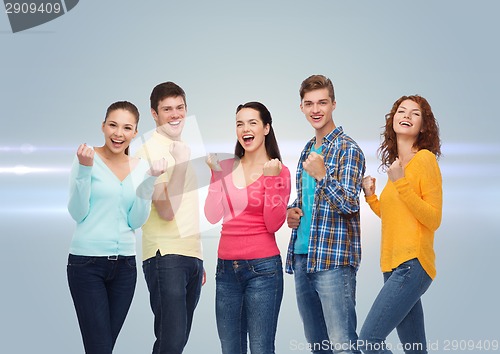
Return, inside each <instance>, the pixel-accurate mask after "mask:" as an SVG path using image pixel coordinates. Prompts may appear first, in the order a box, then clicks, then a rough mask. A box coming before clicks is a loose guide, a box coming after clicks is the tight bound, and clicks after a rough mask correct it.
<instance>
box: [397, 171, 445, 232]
mask: <svg viewBox="0 0 500 354" xmlns="http://www.w3.org/2000/svg"><path fill="white" fill-rule="evenodd" d="M394 186H395V187H396V190H397V191H398V193H399V195H400V198H401V200H402V201H403V203H405V204H406V206H407V207H408V209H409V210H410V211H411V213H412V214H413V216H414V217H415V219H417V220H418V221H419V222H420V223H421V224H422V225H424V226H425V227H427V228H428V229H430V230H432V231H435V230H437V229H438V227H439V225H440V224H441V217H442V191H441V187H440V185H434V186H433V187H431V188H430V189H428V190H425V191H423V197H420V196H418V195H417V194H416V193H415V191H414V190H413V188H412V187H411V185H410V183H409V182H408V180H407V179H406V178H405V177H403V178H400V179H399V180H397V181H395V182H394Z"/></svg>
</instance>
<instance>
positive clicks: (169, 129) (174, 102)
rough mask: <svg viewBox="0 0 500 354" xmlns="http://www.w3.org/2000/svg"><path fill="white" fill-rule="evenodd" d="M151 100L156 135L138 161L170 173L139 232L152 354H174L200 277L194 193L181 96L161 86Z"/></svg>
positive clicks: (186, 333) (161, 182)
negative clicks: (160, 164)
mask: <svg viewBox="0 0 500 354" xmlns="http://www.w3.org/2000/svg"><path fill="white" fill-rule="evenodd" d="M150 100H151V114H152V115H153V118H154V120H155V122H156V131H155V132H154V133H153V136H152V137H151V138H150V139H149V140H148V141H146V142H145V143H144V145H143V146H142V147H141V148H140V149H139V151H138V152H137V154H136V156H138V157H141V158H145V159H148V160H149V161H154V160H158V159H161V158H164V159H166V160H167V162H168V170H167V172H166V173H165V174H163V175H161V176H160V177H158V178H157V181H156V183H155V189H154V193H153V203H152V206H151V214H150V216H149V219H148V220H147V221H146V223H145V224H144V226H143V227H142V252H143V270H144V276H145V279H146V283H147V285H148V290H149V294H150V302H151V309H152V311H153V314H154V316H155V320H154V331H155V336H156V341H155V343H154V346H153V354H160V353H169V354H173V353H176V354H177V353H182V351H183V349H184V347H185V345H186V343H187V340H188V337H189V332H190V330H191V323H192V320H193V314H194V310H195V308H196V305H197V303H198V300H199V297H200V293H201V286H202V281H203V275H204V271H203V261H202V252H201V240H200V230H199V217H198V214H197V213H198V210H199V204H198V191H197V182H196V176H195V173H194V171H193V169H192V167H191V165H190V163H189V158H190V150H189V147H188V146H187V145H185V144H184V143H183V142H182V141H181V133H182V129H183V127H184V122H185V118H186V113H187V105H186V95H185V93H184V90H183V89H182V88H181V87H179V86H178V85H176V84H175V83H173V82H165V83H162V84H159V85H157V86H156V87H155V88H154V89H153V92H152V93H151V98H150Z"/></svg>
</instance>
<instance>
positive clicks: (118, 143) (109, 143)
mask: <svg viewBox="0 0 500 354" xmlns="http://www.w3.org/2000/svg"><path fill="white" fill-rule="evenodd" d="M102 132H103V133H104V139H105V145H104V146H105V147H106V148H107V149H108V150H109V151H110V152H112V153H114V154H120V153H124V152H125V149H126V148H127V147H128V146H129V145H130V142H131V141H132V139H133V138H134V137H135V136H136V135H137V118H136V117H135V116H134V115H133V114H132V113H131V112H129V111H127V110H125V109H116V110H114V111H111V112H109V114H108V116H107V117H106V120H105V121H104V122H103V123H102Z"/></svg>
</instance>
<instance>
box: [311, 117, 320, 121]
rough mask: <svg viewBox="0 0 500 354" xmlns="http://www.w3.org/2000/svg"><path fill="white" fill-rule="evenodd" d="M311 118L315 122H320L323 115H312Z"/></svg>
mask: <svg viewBox="0 0 500 354" xmlns="http://www.w3.org/2000/svg"><path fill="white" fill-rule="evenodd" d="M311 118H312V120H313V121H315V122H319V121H320V120H321V116H311Z"/></svg>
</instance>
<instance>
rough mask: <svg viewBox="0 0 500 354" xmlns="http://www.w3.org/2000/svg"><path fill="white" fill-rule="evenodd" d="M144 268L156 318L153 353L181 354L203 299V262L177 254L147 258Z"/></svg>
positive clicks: (158, 254)
mask: <svg viewBox="0 0 500 354" xmlns="http://www.w3.org/2000/svg"><path fill="white" fill-rule="evenodd" d="M142 268H143V270H144V277H145V279H146V284H147V285H148V289H149V300H150V303H151V310H152V311H153V314H154V316H155V321H154V331H155V336H156V341H155V343H154V345H153V354H160V353H161V354H180V353H182V351H183V350H184V347H185V346H186V343H187V341H188V337H189V332H190V331H191V324H192V322H193V314H194V310H195V308H196V305H197V304H198V300H199V299H200V294H201V282H202V280H203V261H202V260H200V259H198V258H195V257H186V256H180V255H176V254H166V255H164V256H162V255H160V253H159V252H157V253H156V256H155V257H152V258H149V259H146V260H145V261H144V262H143V264H142Z"/></svg>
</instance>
